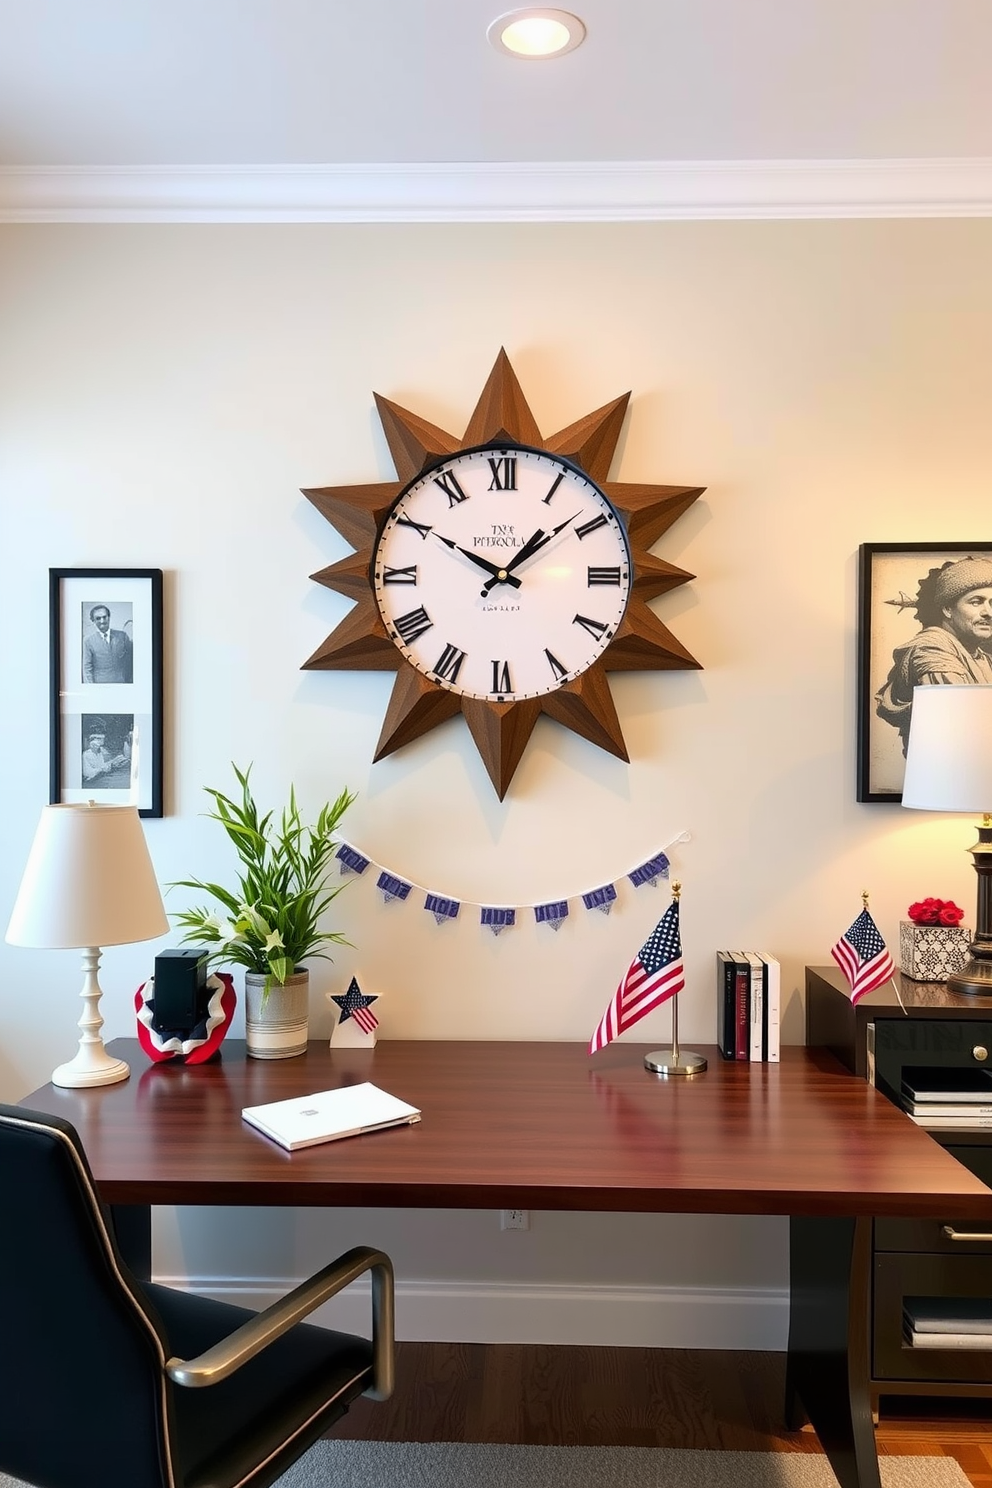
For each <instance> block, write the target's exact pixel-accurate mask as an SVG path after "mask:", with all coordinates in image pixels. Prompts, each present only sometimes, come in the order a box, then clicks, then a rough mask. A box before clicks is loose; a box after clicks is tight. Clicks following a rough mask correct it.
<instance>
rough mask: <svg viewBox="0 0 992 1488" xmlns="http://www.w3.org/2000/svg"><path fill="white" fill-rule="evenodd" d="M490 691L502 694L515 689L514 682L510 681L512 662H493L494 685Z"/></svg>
mask: <svg viewBox="0 0 992 1488" xmlns="http://www.w3.org/2000/svg"><path fill="white" fill-rule="evenodd" d="M490 691H492V692H496V693H499V694H501V695H503V694H505V693H508V692H512V691H513V683H512V682H511V681H510V663H509V662H508V661H494V662H493V685H492V688H491V689H490Z"/></svg>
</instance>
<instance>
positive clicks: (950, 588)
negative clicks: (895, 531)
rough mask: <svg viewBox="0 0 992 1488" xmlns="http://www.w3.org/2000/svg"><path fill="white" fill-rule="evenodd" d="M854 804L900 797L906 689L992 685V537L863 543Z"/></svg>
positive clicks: (908, 711)
mask: <svg viewBox="0 0 992 1488" xmlns="http://www.w3.org/2000/svg"><path fill="white" fill-rule="evenodd" d="M858 587H859V600H858V603H859V621H858V800H859V801H894V802H898V801H901V800H902V782H903V776H904V774H905V769H906V742H907V740H908V738H909V723H910V719H911V717H912V711H913V688H914V687H921V686H927V685H930V684H934V685H939V684H941V683H948V682H954V683H959V684H960V683H982V682H987V683H992V540H990V541H987V542H975V543H963V542H949V543H864V544H863V545H862V547H861V550H860V570H859V586H858Z"/></svg>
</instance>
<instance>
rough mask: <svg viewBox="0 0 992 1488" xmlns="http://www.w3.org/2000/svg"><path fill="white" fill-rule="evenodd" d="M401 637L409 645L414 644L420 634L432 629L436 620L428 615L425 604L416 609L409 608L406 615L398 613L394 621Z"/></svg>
mask: <svg viewBox="0 0 992 1488" xmlns="http://www.w3.org/2000/svg"><path fill="white" fill-rule="evenodd" d="M393 624H394V625H395V626H396V630H397V633H398V634H399V636H400V638H401V639H402V640H404V641H405V642H406V644H407V645H408V646H412V645H413V643H414V641H415V640H416V639H417V637H418V636H422V635H423V633H424V631H425V630H430V628H431V626H432V625H433V624H434V621H433V620H432V619H431V617H430V615H428V613H427V611H426V610H425V609H424V607H423V605H420V606H418V608H417V609H415V610H408V611H407V613H406V614H405V615H397V617H396V619H395V620H394V621H393Z"/></svg>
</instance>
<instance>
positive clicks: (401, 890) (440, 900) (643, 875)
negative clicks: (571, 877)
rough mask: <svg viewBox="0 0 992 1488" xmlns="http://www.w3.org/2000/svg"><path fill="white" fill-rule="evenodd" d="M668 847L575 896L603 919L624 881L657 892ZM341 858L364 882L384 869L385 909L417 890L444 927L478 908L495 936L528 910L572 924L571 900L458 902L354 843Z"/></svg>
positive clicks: (345, 869)
mask: <svg viewBox="0 0 992 1488" xmlns="http://www.w3.org/2000/svg"><path fill="white" fill-rule="evenodd" d="M690 840H691V839H690V834H689V833H688V832H679V833H678V835H677V836H675V837H673V838H672V839H671V841H670V842H667V843H666V844H665V848H669V847H672V846H673V845H674V844H675V843H677V842H689V841H690ZM665 848H662V849H661V850H659V851H658V852H656V853H655V854H654V856H653V857H650V858H648V860H647V861H646V862H644V863H639V864H638V865H637V867H636V868H632V869H630V871H629V872H628V873H625V874H620V875H619V877H618V878H617V879H615V880H613V882H611V883H606V884H601V885H600V886H599V887H598V888H595V889H587V890H586V891H585V892H584V893H581V894H577V895H572V896H570V897H572V898H579V899H581V901H582V903H583V905H584V906H585V908H586V909H588V910H599V911H600V913H602V914H609V912H610V910H611V909H612V908H613V906H614V904H616V903H617V902H618V895H617V887H618V885H619V883H620V882H622V880H623V879H624V878H626V879H627V880H629V882H630V883H631V884H632V885H633V887H634V888H635V889H639V888H642V887H643V886H644V885H645V884H649V885H650V886H651V887H652V888H655V887H656V886H657V883H658V880H659V879H663V878H666V879H667V877H668V870H669V862H668V857H667V855H666V852H665ZM335 858H336V860H337V863H338V870H339V872H340V873H341V874H342V875H346V874H351V875H353V876H355V877H361V875H362V874H363V873H365V872H366V870H367V869H368V868H376V869H378V870H379V872H378V877H377V878H376V888H377V890H378V891H379V893H380V894H381V895H382V899H383V903H384V904H394V903H403V902H404V901H405V900H406V899H408V898H409V897H410V894H411V893H412V892H413V891H414V890H416V892H417V894H418V895H422V896H423V897H422V899H421V905H422V907H423V909H424V910H426V912H427V913H428V914H431V915H433V916H434V919H435V921H436V922H437V924H438V925H444V924H446V923H447V922H448V921H450V920H456V919H457V918H458V913H459V910H461V909H477V910H478V911H479V924H480V926H482V927H483V928H484V929H486V930H490V931H491V932H492V934H493V935H494V936H495V935H500V934H501V933H502V932H503V931H504V930H508V929H511V928H512V927H513V926H514V925H516V924H517V923H518V918H517V917H518V914H520V913H521V912H523V911H524V910H532V911H533V914H534V920H535V923H536V924H538V925H548V926H550V928H551V929H552V930H560V929H561V927H562V925H563V924H564V923H565V921H566V920H567V919H568V911H569V900H568V898H563V899H549V900H547V901H546V902H545V903H543V904H524V905H521V904H517V905H509V904H504V905H499V904H475V903H473V902H471V901H469V900H467V899H453V898H451V897H450V896H449V895H446V894H435V893H433V892H432V891H431V890H428V889H424V888H421V886H420V885H419V884H415V883H413V882H412V881H411V880H409V879H406V878H401V877H400V876H399V875H398V874H396V873H392V872H391V871H390V870H389V869H388V868H385V867H384V866H383V865H382V864H381V863H376V862H374V860H373V859H372V858H370V857H368V856H367V854H365V853H363V852H361V851H359V849H358V848H357V847H355V846H354V845H353V844H352V843H350V842H340V843H339V844H338V848H337V851H336V852H335Z"/></svg>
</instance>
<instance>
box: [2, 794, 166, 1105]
mask: <svg viewBox="0 0 992 1488" xmlns="http://www.w3.org/2000/svg"><path fill="white" fill-rule="evenodd" d="M168 929H169V921H168V919H167V918H166V913H165V906H164V905H163V903H162V895H161V893H160V892H159V887H158V884H157V882H156V880H155V871H154V869H153V868H152V861H151V858H150V857H149V854H148V846H147V844H146V842H145V836H144V833H143V831H142V829H141V822H140V820H139V818H138V811H137V807H135V806H98V805H96V804H95V802H93V801H90V802H88V803H87V802H83V803H78V804H74V805H59V806H44V807H42V812H41V820H40V822H39V823H38V830H37V832H36V833H35V838H34V842H33V843H32V846H31V852H30V854H29V856H28V861H27V867H26V868H25V870H24V877H23V878H22V880H21V887H20V890H19V892H18V895H17V900H16V902H15V904H14V910H13V913H12V914H11V917H10V924H9V925H8V927H7V940H8V941H9V942H10V943H11V945H22V946H42V947H46V948H48V949H52V950H54V949H57V948H58V949H69V948H76V949H81V950H82V952H83V972H84V981H83V990H82V994H81V995H82V998H83V1013H82V1016H81V1018H80V1019H79V1030H80V1039H79V1049H78V1051H77V1053H76V1055H75V1058H73V1059H72V1060H70V1061H69V1063H68V1064H60V1065H59V1067H58V1069H57V1070H56V1071H55V1072H54V1074H53V1075H52V1084H53V1085H68V1086H82V1085H113V1084H115V1083H116V1081H118V1080H126V1079H127V1077H128V1074H129V1070H128V1067H127V1065H126V1064H125V1063H124V1061H123V1060H122V1059H112V1058H111V1056H110V1055H109V1054H108V1053H107V1051H106V1049H105V1048H104V1046H103V1040H102V1039H101V1037H100V1029H101V1028H102V1027H103V1019H102V1018H101V1017H100V1009H99V1004H100V997H101V991H100V982H99V979H98V976H97V972H98V970H99V966H100V950H101V947H102V946H108V945H130V944H131V943H132V942H134V941H137V940H152V939H153V938H154V937H155V936H158V935H164V934H165V933H166V931H167V930H168Z"/></svg>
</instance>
